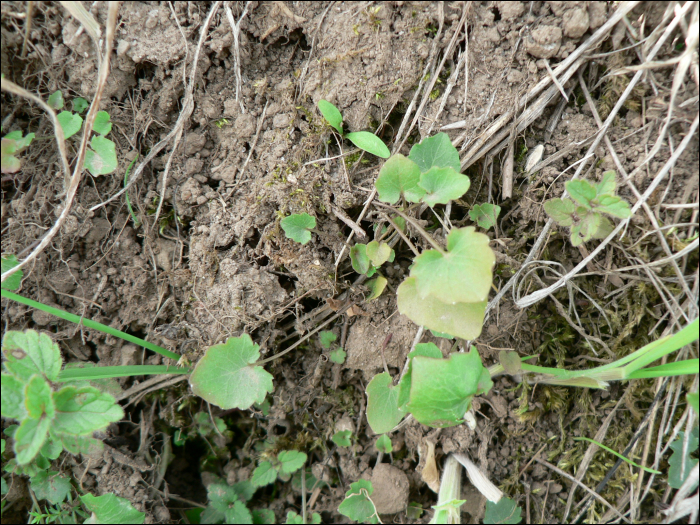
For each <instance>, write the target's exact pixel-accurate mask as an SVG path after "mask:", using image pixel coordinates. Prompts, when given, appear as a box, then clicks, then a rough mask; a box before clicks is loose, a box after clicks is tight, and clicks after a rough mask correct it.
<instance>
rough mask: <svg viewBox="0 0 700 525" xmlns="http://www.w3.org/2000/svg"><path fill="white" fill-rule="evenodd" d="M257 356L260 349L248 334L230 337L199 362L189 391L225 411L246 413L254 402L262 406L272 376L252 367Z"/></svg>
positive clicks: (271, 388) (270, 384)
mask: <svg viewBox="0 0 700 525" xmlns="http://www.w3.org/2000/svg"><path fill="white" fill-rule="evenodd" d="M259 357H260V347H259V346H258V345H256V344H254V343H253V341H252V340H251V338H250V336H249V335H248V334H243V335H242V336H240V337H229V338H228V340H227V341H226V343H224V344H220V345H214V346H212V347H210V348H209V349H208V350H207V352H206V353H205V354H204V357H203V358H202V359H200V360H199V362H198V363H197V366H196V367H195V369H194V372H192V375H191V376H190V385H191V386H192V392H194V393H195V394H196V395H198V396H199V397H201V398H202V399H204V400H205V401H207V402H209V403H213V404H214V405H216V406H218V407H221V408H223V409H224V410H228V409H231V408H240V409H242V410H247V409H248V408H250V407H251V405H252V404H253V403H256V402H257V403H262V402H263V401H264V400H265V395H266V394H267V393H268V392H272V390H273V387H272V375H271V374H269V373H268V372H266V371H265V370H264V369H263V367H261V366H254V365H255V362H256V361H257V360H258V358H259Z"/></svg>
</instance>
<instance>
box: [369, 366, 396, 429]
mask: <svg viewBox="0 0 700 525" xmlns="http://www.w3.org/2000/svg"><path fill="white" fill-rule="evenodd" d="M404 415H405V412H404V411H403V410H400V409H399V388H398V387H395V386H392V384H391V376H390V375H389V374H387V373H386V372H382V373H381V374H377V375H376V376H374V377H373V378H372V380H371V381H370V382H369V384H368V385H367V422H368V423H369V426H370V427H372V430H373V431H374V432H375V433H376V434H384V433H386V432H390V431H391V430H392V429H393V428H394V427H395V426H396V425H398V424H399V422H400V421H401V419H402V418H403V416H404Z"/></svg>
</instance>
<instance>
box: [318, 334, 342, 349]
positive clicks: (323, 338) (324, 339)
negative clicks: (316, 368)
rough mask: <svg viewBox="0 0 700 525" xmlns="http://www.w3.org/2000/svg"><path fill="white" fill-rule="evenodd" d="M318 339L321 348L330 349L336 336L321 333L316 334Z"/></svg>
mask: <svg viewBox="0 0 700 525" xmlns="http://www.w3.org/2000/svg"><path fill="white" fill-rule="evenodd" d="M318 339H319V342H320V343H321V346H322V347H323V348H330V347H331V344H332V343H333V342H334V341H335V340H336V339H338V336H337V335H335V334H334V333H333V332H329V331H323V332H321V333H320V334H318Z"/></svg>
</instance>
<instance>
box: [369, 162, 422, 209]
mask: <svg viewBox="0 0 700 525" xmlns="http://www.w3.org/2000/svg"><path fill="white" fill-rule="evenodd" d="M419 181H420V169H419V168H418V165H417V164H416V163H415V162H413V161H412V160H411V159H407V158H406V157H404V156H403V155H401V154H396V155H392V157H391V158H390V159H389V160H387V161H386V162H385V163H384V166H382V169H381V170H379V177H377V182H375V184H374V185H375V186H376V188H377V192H378V193H379V200H381V201H383V202H388V203H389V204H394V203H395V202H396V201H398V200H399V198H400V197H401V195H403V196H404V198H405V199H406V200H407V201H409V202H419V201H420V200H421V198H422V197H423V195H425V190H424V189H423V188H421V187H420V186H419V185H418V182H419Z"/></svg>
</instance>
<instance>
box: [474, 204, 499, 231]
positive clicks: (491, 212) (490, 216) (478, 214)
mask: <svg viewBox="0 0 700 525" xmlns="http://www.w3.org/2000/svg"><path fill="white" fill-rule="evenodd" d="M500 213H501V207H500V206H498V205H496V204H490V203H488V202H485V203H483V204H475V205H474V207H473V208H472V209H471V210H469V218H470V219H471V220H473V221H474V222H475V223H477V224H478V225H479V227H480V228H483V229H484V230H488V229H489V228H493V227H494V226H495V225H496V219H498V215H499V214H500Z"/></svg>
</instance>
